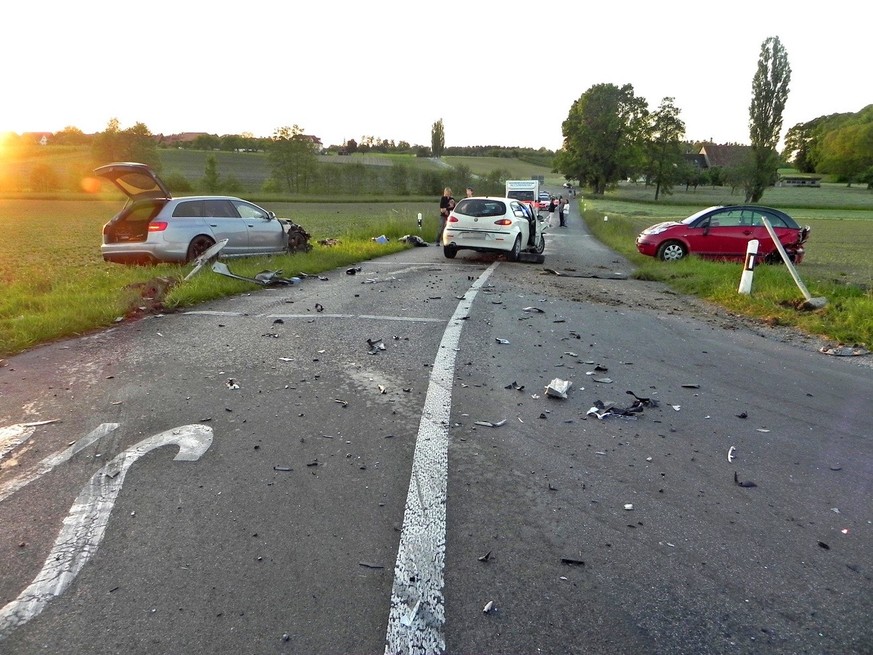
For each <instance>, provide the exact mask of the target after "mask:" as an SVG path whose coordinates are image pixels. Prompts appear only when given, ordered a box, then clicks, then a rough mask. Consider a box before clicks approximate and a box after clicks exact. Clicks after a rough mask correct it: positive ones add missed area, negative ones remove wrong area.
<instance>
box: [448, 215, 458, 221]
mask: <svg viewBox="0 0 873 655" xmlns="http://www.w3.org/2000/svg"><path fill="white" fill-rule="evenodd" d="M457 222H458V217H457V216H455V215H454V214H452V215H451V216H449V223H457Z"/></svg>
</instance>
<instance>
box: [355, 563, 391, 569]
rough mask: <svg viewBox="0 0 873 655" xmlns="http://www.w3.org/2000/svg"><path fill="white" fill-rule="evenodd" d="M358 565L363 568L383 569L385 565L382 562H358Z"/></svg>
mask: <svg viewBox="0 0 873 655" xmlns="http://www.w3.org/2000/svg"><path fill="white" fill-rule="evenodd" d="M358 564H359V565H360V566H363V567H364V568H365V569H384V568H385V567H384V566H383V565H382V564H374V563H373V562H358Z"/></svg>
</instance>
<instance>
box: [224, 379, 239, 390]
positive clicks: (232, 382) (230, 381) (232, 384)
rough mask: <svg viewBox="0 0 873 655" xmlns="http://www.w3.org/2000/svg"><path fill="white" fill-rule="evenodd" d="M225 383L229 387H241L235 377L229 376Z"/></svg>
mask: <svg viewBox="0 0 873 655" xmlns="http://www.w3.org/2000/svg"><path fill="white" fill-rule="evenodd" d="M224 384H225V386H226V387H227V388H228V389H239V384H237V381H236V380H234V379H233V378H227V382H225V383H224Z"/></svg>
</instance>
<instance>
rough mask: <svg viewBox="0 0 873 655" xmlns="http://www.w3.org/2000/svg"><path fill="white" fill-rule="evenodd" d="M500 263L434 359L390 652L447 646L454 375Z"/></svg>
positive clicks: (452, 324) (459, 313) (458, 313)
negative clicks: (470, 323)
mask: <svg viewBox="0 0 873 655" xmlns="http://www.w3.org/2000/svg"><path fill="white" fill-rule="evenodd" d="M497 266H498V263H497V262H495V263H494V264H492V265H491V266H489V267H488V269H486V270H485V272H483V273H482V275H480V276H479V278H478V279H477V280H476V281H475V282H474V283H473V285H472V286H471V287H470V290H469V291H468V292H467V293H466V294H464V295H465V297H464V300H462V301H461V302H460V303H458V306H457V308H456V309H455V313H454V315H453V316H452V318H451V319H450V320H449V323H448V325H447V326H446V329H445V332H444V333H443V338H442V340H441V342H440V345H439V348H438V350H437V355H436V358H435V359H434V363H433V368H432V373H431V377H430V383H429V385H428V389H427V396H426V398H425V401H424V408H423V411H422V415H421V421H420V423H419V426H418V437H417V438H416V441H415V455H414V457H413V461H412V475H411V476H410V481H409V491H408V493H407V496H406V510H405V512H404V516H403V529H402V531H401V533H400V545H399V547H398V549H397V561H396V563H395V565H394V584H393V588H392V591H391V612H390V614H389V616H388V630H387V634H386V636H385V654H386V655H399V654H404V655H412V654H416V655H432V654H434V653H441V652H443V651H444V650H445V637H444V631H443V627H444V624H445V604H444V599H443V569H444V566H445V549H446V484H447V479H448V442H449V417H450V414H451V403H452V380H453V379H454V374H455V358H456V355H457V350H458V345H459V343H460V338H461V330H462V329H463V325H464V321H463V318H464V317H465V316H467V315H468V313H469V311H470V307H471V306H472V304H473V301H474V300H475V298H476V295H477V294H478V292H479V290H480V289H481V288H482V286H483V285H484V284H485V282H486V281H487V280H488V278H489V277H490V276H491V274H492V273H493V272H494V270H495V269H496V268H497Z"/></svg>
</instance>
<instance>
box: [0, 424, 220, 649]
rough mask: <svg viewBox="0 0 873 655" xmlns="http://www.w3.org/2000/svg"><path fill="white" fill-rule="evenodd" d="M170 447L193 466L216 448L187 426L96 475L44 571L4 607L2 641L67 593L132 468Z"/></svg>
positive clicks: (199, 428)
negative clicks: (210, 447)
mask: <svg viewBox="0 0 873 655" xmlns="http://www.w3.org/2000/svg"><path fill="white" fill-rule="evenodd" d="M170 444H176V445H178V446H179V452H178V453H177V454H176V456H175V457H174V458H173V459H174V460H175V461H186V462H193V461H195V460H197V459H199V458H200V456H201V455H202V454H203V453H205V452H206V450H207V449H208V448H209V446H210V445H211V444H212V428H210V427H207V426H205V425H183V426H180V427H178V428H174V429H172V430H167V431H166V432H161V433H160V434H156V435H154V436H151V437H148V438H147V439H143V440H142V441H140V442H139V443H138V444H136V445H135V446H133V447H132V448H128V449H127V450H125V451H124V452H122V453H120V454H119V455H117V456H116V457H115V458H114V459H113V460H112V461H110V462H109V463H108V464H106V466H104V467H103V468H102V469H100V470H99V471H97V473H95V474H94V475H93V476H92V477H91V479H90V480H89V481H88V484H86V485H85V486H84V487H83V488H82V491H81V492H80V493H79V496H78V497H77V498H76V500H75V502H74V503H73V506H72V507H71V508H70V512H69V514H68V515H67V518H65V519H64V526H63V527H62V528H61V532H60V534H59V535H58V538H57V539H56V540H55V545H54V546H53V547H52V550H51V552H50V553H49V556H48V557H47V558H46V561H45V564H44V565H43V567H42V571H40V572H39V574H38V575H37V576H36V578H34V580H33V582H31V583H30V585H29V586H28V587H27V589H25V590H24V591H22V592H21V593H20V594H19V595H18V598H16V599H15V600H13V601H11V602H9V603H7V604H6V606H4V607H3V608H2V609H0V641H2V640H3V639H4V638H5V637H7V636H9V634H10V633H11V632H12V631H13V630H14V629H15V628H17V627H19V626H21V625H24V624H25V623H27V622H28V621H29V620H30V619H32V618H34V617H35V616H37V615H38V614H39V613H40V612H42V610H43V609H44V608H45V606H46V605H47V604H48V602H49V601H50V600H51V599H52V598H55V597H56V596H60V595H61V594H62V593H64V591H65V590H66V588H67V587H69V586H70V583H72V582H73V580H74V579H75V578H76V576H77V575H78V574H79V571H81V570H82V567H83V566H85V564H86V563H87V562H88V560H89V559H91V556H92V555H93V554H94V553H96V552H97V548H98V547H99V546H100V542H101V541H102V540H103V534H104V533H105V532H106V525H107V524H108V523H109V513H110V512H111V511H112V506H113V505H114V504H115V499H116V498H117V497H118V493H119V492H120V491H121V485H122V484H123V483H124V477H125V476H126V475H127V471H128V469H129V468H130V467H131V465H132V464H133V463H134V462H135V461H136V460H138V459H139V458H140V457H142V456H143V455H145V454H146V453H148V452H150V451H152V450H154V449H155V448H160V447H161V446H167V445H170Z"/></svg>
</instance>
